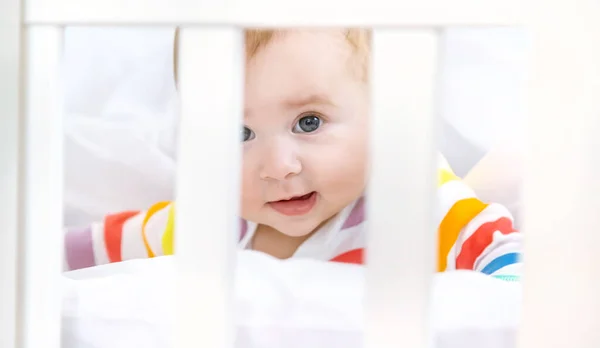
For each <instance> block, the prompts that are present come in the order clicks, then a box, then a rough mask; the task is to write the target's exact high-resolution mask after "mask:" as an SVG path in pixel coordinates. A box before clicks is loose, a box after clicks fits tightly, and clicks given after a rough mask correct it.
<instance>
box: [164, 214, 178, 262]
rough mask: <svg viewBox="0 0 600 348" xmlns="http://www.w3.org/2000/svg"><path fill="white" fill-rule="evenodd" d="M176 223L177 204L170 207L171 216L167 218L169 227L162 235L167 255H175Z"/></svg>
mask: <svg viewBox="0 0 600 348" xmlns="http://www.w3.org/2000/svg"><path fill="white" fill-rule="evenodd" d="M174 224H175V205H174V204H173V205H171V208H170V209H169V217H168V219H167V229H166V230H165V234H163V237H162V248H163V252H164V254H165V255H173V253H174V251H173V231H174V228H173V225H174Z"/></svg>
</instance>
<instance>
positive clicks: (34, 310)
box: [19, 27, 63, 348]
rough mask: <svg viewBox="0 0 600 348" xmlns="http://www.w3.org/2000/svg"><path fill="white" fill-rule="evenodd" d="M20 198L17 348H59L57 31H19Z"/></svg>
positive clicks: (59, 45) (59, 37)
mask: <svg viewBox="0 0 600 348" xmlns="http://www.w3.org/2000/svg"><path fill="white" fill-rule="evenodd" d="M25 33H26V40H27V41H26V43H27V46H26V47H27V53H26V55H25V62H26V64H27V65H26V66H27V71H26V80H25V82H26V87H27V90H26V94H25V95H26V99H25V106H26V114H25V115H26V116H25V120H24V121H25V128H24V137H25V143H24V145H25V146H24V150H25V166H24V173H25V174H24V183H23V184H24V185H23V190H24V200H23V205H22V208H23V213H24V214H25V215H23V230H22V231H21V232H22V233H23V236H22V238H23V239H22V243H23V244H22V246H21V249H20V250H19V253H20V254H21V255H20V257H21V260H22V262H23V269H22V272H20V282H21V285H22V287H21V290H20V291H21V294H20V295H21V296H23V303H22V312H21V316H22V318H23V325H24V326H23V328H22V330H23V331H22V335H23V343H22V345H21V347H23V348H39V347H44V348H59V347H60V311H61V303H62V293H61V283H60V276H61V272H62V269H63V233H62V221H63V219H62V217H63V210H62V206H63V200H62V194H63V161H62V158H63V148H62V140H63V127H62V125H63V122H62V112H61V104H62V94H61V91H62V88H61V84H60V82H59V65H60V59H61V52H62V29H60V28H56V27H33V28H28V29H27V30H25Z"/></svg>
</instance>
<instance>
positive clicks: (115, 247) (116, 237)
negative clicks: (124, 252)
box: [104, 211, 139, 262]
mask: <svg viewBox="0 0 600 348" xmlns="http://www.w3.org/2000/svg"><path fill="white" fill-rule="evenodd" d="M137 214H139V211H125V212H122V213H118V214H114V215H108V216H106V218H104V244H105V245H106V253H107V254H108V259H109V260H110V262H121V261H123V259H122V257H121V240H122V238H123V224H124V223H125V221H127V220H128V219H129V218H131V217H133V216H135V215H137Z"/></svg>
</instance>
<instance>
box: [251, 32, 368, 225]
mask: <svg viewBox="0 0 600 348" xmlns="http://www.w3.org/2000/svg"><path fill="white" fill-rule="evenodd" d="M352 54H353V51H352V48H351V47H350V45H349V44H348V43H347V41H346V39H345V38H344V36H343V35H342V34H341V33H340V32H338V31H332V30H326V31H292V32H287V33H285V34H283V35H280V36H277V37H275V38H273V41H272V42H270V43H269V44H268V45H267V46H266V47H264V48H262V49H261V50H260V51H259V52H258V53H257V55H256V56H255V57H253V58H252V59H251V60H250V61H249V62H248V65H247V67H246V69H247V70H246V82H245V83H246V86H245V87H246V89H245V114H244V125H245V127H246V128H245V129H244V134H243V137H244V140H245V141H244V144H243V146H244V150H243V153H244V155H243V173H242V183H243V188H242V217H243V218H244V219H247V220H250V221H254V222H256V223H259V224H264V225H268V226H271V227H273V228H275V229H276V230H278V231H280V232H282V233H284V234H286V235H290V236H304V235H307V234H309V233H311V232H312V231H313V230H315V229H316V228H317V227H318V226H319V225H321V224H322V223H324V222H325V221H327V220H328V219H329V218H331V217H332V216H334V215H335V214H337V213H338V212H340V210H342V209H343V208H344V207H345V206H347V205H348V204H350V203H351V202H352V201H353V200H355V199H357V198H358V197H359V196H360V195H361V194H362V192H363V190H364V188H365V170H366V159H367V150H368V149H367V134H368V109H369V108H368V91H367V86H366V85H365V83H364V82H363V81H361V80H360V79H359V78H358V76H357V75H356V74H355V73H354V71H353V66H352V64H354V63H353V62H352V61H351V57H352Z"/></svg>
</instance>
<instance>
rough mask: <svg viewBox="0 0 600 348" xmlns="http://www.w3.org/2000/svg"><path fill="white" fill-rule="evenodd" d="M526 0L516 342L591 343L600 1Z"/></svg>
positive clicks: (597, 310)
mask: <svg viewBox="0 0 600 348" xmlns="http://www.w3.org/2000/svg"><path fill="white" fill-rule="evenodd" d="M528 3H529V6H530V10H531V11H530V13H531V18H530V20H531V27H532V29H533V34H534V35H533V40H532V47H533V50H532V56H533V59H532V60H531V64H530V66H529V68H530V69H531V84H530V86H529V92H530V93H529V97H530V98H531V99H530V108H529V109H530V115H529V117H530V119H529V130H528V133H529V136H528V140H529V149H528V159H527V161H526V179H525V183H524V185H523V188H524V199H525V215H524V216H525V227H524V236H525V254H524V255H525V256H524V261H525V277H524V299H523V300H524V301H523V307H524V310H523V319H522V330H521V335H520V342H519V343H520V345H519V347H521V348H530V347H544V348H559V347H560V348H562V347H578V348H596V347H600V296H599V294H600V277H599V275H600V257H599V256H598V245H600V233H599V232H598V226H600V213H599V209H600V155H599V153H600V137H599V136H598V135H599V134H600V103H598V96H600V40H599V38H600V2H598V1H596V0H572V1H564V2H559V1H557V2H551V3H549V2H545V1H537V0H535V1H534V0H530V1H528ZM542 7H543V8H544V11H537V9H539V8H542ZM558 42H560V44H557V43H558Z"/></svg>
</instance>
